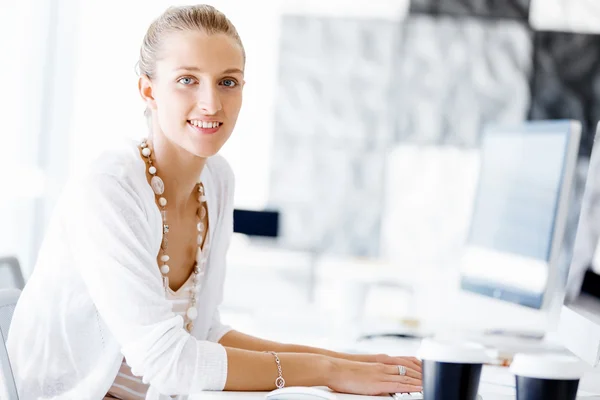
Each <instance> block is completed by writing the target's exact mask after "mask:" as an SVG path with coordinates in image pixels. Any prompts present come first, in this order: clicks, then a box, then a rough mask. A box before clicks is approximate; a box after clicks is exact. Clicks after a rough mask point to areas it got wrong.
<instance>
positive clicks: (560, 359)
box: [510, 354, 585, 400]
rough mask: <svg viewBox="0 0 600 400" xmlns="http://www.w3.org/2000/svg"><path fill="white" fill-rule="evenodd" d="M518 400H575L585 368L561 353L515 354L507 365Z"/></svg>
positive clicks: (576, 360)
mask: <svg viewBox="0 0 600 400" xmlns="http://www.w3.org/2000/svg"><path fill="white" fill-rule="evenodd" d="M510 370H511V372H512V373H513V374H514V375H515V380H516V387H517V400H575V399H576V397H577V388H578V387H579V380H580V379H581V377H582V376H583V374H584V373H585V365H584V364H583V363H582V362H581V360H579V359H578V358H576V357H574V356H570V355H563V354H516V355H515V357H514V359H513V362H512V364H511V366H510Z"/></svg>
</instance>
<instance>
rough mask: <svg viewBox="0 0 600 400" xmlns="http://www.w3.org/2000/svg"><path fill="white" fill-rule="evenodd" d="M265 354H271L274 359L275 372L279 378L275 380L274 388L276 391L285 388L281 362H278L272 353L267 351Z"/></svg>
mask: <svg viewBox="0 0 600 400" xmlns="http://www.w3.org/2000/svg"><path fill="white" fill-rule="evenodd" d="M266 353H271V354H273V356H274V357H275V362H276V363H277V372H278V374H279V376H278V377H277V379H275V386H276V387H277V389H281V388H283V387H284V386H285V379H283V373H282V372H281V361H279V356H278V355H277V353H275V352H274V351H267V352H266Z"/></svg>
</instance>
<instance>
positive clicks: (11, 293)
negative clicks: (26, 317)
mask: <svg viewBox="0 0 600 400" xmlns="http://www.w3.org/2000/svg"><path fill="white" fill-rule="evenodd" d="M20 295H21V291H20V290H19V289H0V338H1V339H2V340H1V343H0V399H5V398H6V399H7V400H19V395H18V394H17V387H16V385H15V380H14V377H13V372H12V367H11V365H10V360H9V359H8V351H7V350H6V339H7V338H8V329H9V328H10V322H11V320H12V316H13V313H14V311H15V306H16V305H17V301H18V300H19V296H20Z"/></svg>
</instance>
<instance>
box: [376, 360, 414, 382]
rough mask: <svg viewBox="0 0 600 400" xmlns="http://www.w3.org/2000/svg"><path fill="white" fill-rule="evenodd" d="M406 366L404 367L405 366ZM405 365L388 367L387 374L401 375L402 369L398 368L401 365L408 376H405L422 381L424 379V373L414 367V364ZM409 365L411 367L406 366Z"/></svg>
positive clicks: (386, 368)
mask: <svg viewBox="0 0 600 400" xmlns="http://www.w3.org/2000/svg"><path fill="white" fill-rule="evenodd" d="M403 364H404V365H403ZM403 364H398V365H386V367H385V371H384V372H385V373H386V374H389V375H398V376H401V375H400V369H399V368H398V367H399V366H400V365H402V366H403V367H404V368H406V375H405V376H410V377H411V378H417V379H422V378H423V373H422V372H421V371H420V370H417V369H416V367H414V365H413V364H409V363H406V362H405V363H403ZM406 364H409V365H406Z"/></svg>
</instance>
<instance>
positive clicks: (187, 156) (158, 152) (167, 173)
mask: <svg viewBox="0 0 600 400" xmlns="http://www.w3.org/2000/svg"><path fill="white" fill-rule="evenodd" d="M148 143H149V145H150V147H151V148H152V152H153V156H154V165H155V166H156V169H157V170H158V175H159V176H160V177H161V178H162V180H163V181H164V183H165V193H164V195H163V196H164V197H165V198H166V199H167V202H168V204H169V208H170V209H171V210H173V211H174V212H178V211H181V212H183V211H185V210H186V209H187V206H188V205H189V202H190V201H193V202H196V201H197V199H196V198H197V191H196V190H195V188H196V184H197V183H198V180H199V177H200V174H201V173H202V169H203V168H204V165H205V164H206V158H201V157H197V156H195V155H193V154H191V153H190V152H188V151H187V150H185V149H183V148H181V147H179V146H178V145H176V144H175V143H173V142H171V141H170V140H169V139H167V138H166V137H165V136H164V135H160V134H158V135H157V134H154V135H153V137H152V138H151V139H148Z"/></svg>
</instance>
